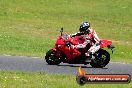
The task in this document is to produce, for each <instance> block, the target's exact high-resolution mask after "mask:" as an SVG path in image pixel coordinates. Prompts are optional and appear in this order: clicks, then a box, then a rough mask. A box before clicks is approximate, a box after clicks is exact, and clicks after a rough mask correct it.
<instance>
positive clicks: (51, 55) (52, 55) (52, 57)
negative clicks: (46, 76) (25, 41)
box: [45, 49, 61, 65]
mask: <svg viewBox="0 0 132 88" xmlns="http://www.w3.org/2000/svg"><path fill="white" fill-rule="evenodd" d="M45 60H46V62H47V63H48V64H49V65H58V64H60V63H61V59H60V58H57V57H56V51H54V50H52V49H51V50H49V51H48V52H47V53H46V56H45Z"/></svg>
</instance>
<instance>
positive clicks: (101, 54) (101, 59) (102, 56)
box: [90, 49, 110, 68]
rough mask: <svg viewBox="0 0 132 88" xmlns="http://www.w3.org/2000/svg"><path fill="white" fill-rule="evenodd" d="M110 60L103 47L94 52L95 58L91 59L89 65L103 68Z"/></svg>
mask: <svg viewBox="0 0 132 88" xmlns="http://www.w3.org/2000/svg"><path fill="white" fill-rule="evenodd" d="M109 61H110V54H109V53H108V52H107V51H106V50H103V49H100V50H99V51H98V52H96V53H95V59H93V60H92V61H91V63H90V65H91V66H92V67H94V68H103V67H105V66H106V65H107V64H108V63H109Z"/></svg>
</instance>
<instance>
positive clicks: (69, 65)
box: [57, 64, 108, 69]
mask: <svg viewBox="0 0 132 88" xmlns="http://www.w3.org/2000/svg"><path fill="white" fill-rule="evenodd" d="M57 66H63V67H65V66H68V67H80V66H81V67H82V68H93V67H89V66H82V65H73V64H65V65H57ZM96 69H108V68H96Z"/></svg>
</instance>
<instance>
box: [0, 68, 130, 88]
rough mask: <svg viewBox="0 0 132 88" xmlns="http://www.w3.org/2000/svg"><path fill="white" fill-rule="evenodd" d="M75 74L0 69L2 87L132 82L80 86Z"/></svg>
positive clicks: (117, 87)
mask: <svg viewBox="0 0 132 88" xmlns="http://www.w3.org/2000/svg"><path fill="white" fill-rule="evenodd" d="M75 79H76V78H75V76H74V75H64V74H47V73H42V72H41V73H40V72H39V73H28V72H13V71H0V88H80V87H81V88H131V87H132V83H130V84H87V85H84V86H80V85H78V84H77V83H76V80H75Z"/></svg>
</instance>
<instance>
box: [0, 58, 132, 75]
mask: <svg viewBox="0 0 132 88" xmlns="http://www.w3.org/2000/svg"><path fill="white" fill-rule="evenodd" d="M80 66H82V67H83V68H84V69H85V70H86V72H87V73H89V74H130V75H131V77H132V64H121V63H109V64H108V65H107V66H106V67H105V68H92V67H91V66H90V65H86V66H85V65H82V64H76V65H74V64H72V65H71V64H70V65H69V64H64V63H61V64H60V65H58V66H56V65H47V63H46V62H45V60H44V59H41V58H38V57H36V58H35V57H23V56H0V70H4V71H5V70H8V71H14V70H15V71H24V72H48V73H59V74H76V73H77V70H78V67H80Z"/></svg>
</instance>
